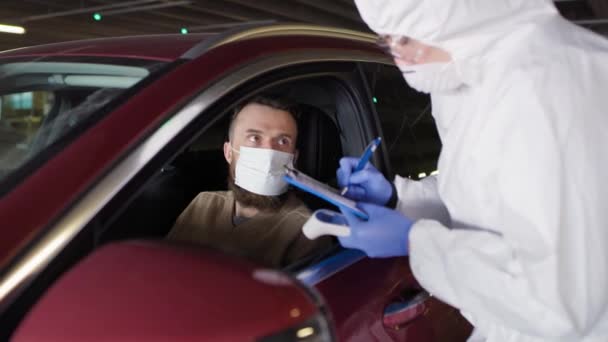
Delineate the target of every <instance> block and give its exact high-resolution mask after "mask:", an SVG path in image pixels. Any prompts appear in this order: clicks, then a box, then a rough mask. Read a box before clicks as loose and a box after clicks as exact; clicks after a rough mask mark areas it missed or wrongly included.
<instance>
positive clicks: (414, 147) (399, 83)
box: [364, 64, 441, 179]
mask: <svg viewBox="0 0 608 342" xmlns="http://www.w3.org/2000/svg"><path fill="white" fill-rule="evenodd" d="M364 73H365V76H366V79H367V81H368V84H369V87H370V91H371V95H372V102H373V106H374V108H375V111H376V113H377V115H378V119H379V121H380V125H381V128H382V133H383V138H384V141H383V144H384V145H385V148H387V150H388V154H389V161H390V164H391V168H392V171H393V173H394V174H396V175H400V176H403V177H410V178H414V179H419V178H423V177H425V176H427V175H429V174H431V173H434V172H436V171H435V170H437V159H438V157H439V151H440V149H441V142H440V140H439V136H438V134H437V130H436V127H435V122H434V120H433V117H432V115H431V101H430V97H429V96H428V95H426V94H423V93H419V92H417V91H415V90H413V89H412V88H410V87H409V86H408V85H407V83H406V82H405V80H404V79H403V76H402V74H401V72H400V71H399V69H397V68H396V67H394V66H389V65H382V64H367V65H365V66H364Z"/></svg>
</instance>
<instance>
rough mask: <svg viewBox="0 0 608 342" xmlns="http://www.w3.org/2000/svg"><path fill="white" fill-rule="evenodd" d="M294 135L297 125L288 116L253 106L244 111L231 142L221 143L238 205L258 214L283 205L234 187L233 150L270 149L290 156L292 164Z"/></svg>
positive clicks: (296, 133)
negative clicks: (240, 204)
mask: <svg viewBox="0 0 608 342" xmlns="http://www.w3.org/2000/svg"><path fill="white" fill-rule="evenodd" d="M297 135H298V129H297V123H296V121H295V120H294V118H293V116H292V115H291V114H290V113H288V112H286V111H283V110H280V109H274V108H272V107H268V106H265V105H261V104H256V103H252V104H248V105H247V106H245V107H243V109H242V110H241V111H240V112H239V114H238V115H237V117H236V119H235V121H234V123H233V127H232V136H231V137H230V140H231V141H230V142H226V143H224V157H225V158H226V161H227V162H228V164H230V167H229V170H230V175H229V177H230V178H229V180H228V182H229V185H230V188H231V190H233V192H234V194H235V198H236V200H237V201H239V202H240V203H242V204H243V205H245V206H251V207H257V208H258V209H260V210H268V209H277V208H278V207H279V206H280V205H281V203H282V200H280V199H279V196H262V195H256V194H254V193H251V192H249V191H247V190H244V189H242V188H240V187H237V186H235V185H234V176H235V170H236V164H237V161H238V158H239V153H236V152H235V150H236V151H239V150H240V148H241V146H247V147H256V148H265V149H273V150H276V151H281V152H287V153H292V154H294V160H295V157H297V151H296V139H297ZM231 145H232V146H231ZM233 149H234V150H233Z"/></svg>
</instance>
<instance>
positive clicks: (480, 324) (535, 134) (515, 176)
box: [400, 82, 608, 341]
mask: <svg viewBox="0 0 608 342" xmlns="http://www.w3.org/2000/svg"><path fill="white" fill-rule="evenodd" d="M512 83H513V84H516V85H517V86H513V87H512V89H509V90H508V91H507V92H506V94H504V96H501V97H500V98H501V101H503V102H501V103H500V104H498V105H497V106H496V108H495V110H496V112H494V113H492V115H495V116H496V117H507V118H508V121H505V122H504V123H505V125H506V126H505V127H501V130H497V131H496V133H497V134H500V135H501V136H500V137H498V138H495V140H493V141H492V142H495V141H500V142H501V144H496V145H493V146H491V147H490V148H492V149H495V154H496V155H499V156H500V157H499V158H494V159H493V160H485V159H484V162H485V163H486V164H485V165H483V168H484V172H486V174H490V175H491V176H488V177H489V179H491V181H492V182H488V181H487V180H488V179H485V182H484V184H492V188H490V189H487V188H486V189H484V190H483V191H485V193H489V195H490V197H489V200H488V202H487V206H486V207H481V208H478V210H479V212H478V215H477V216H478V217H480V218H482V219H480V220H478V221H477V222H475V223H476V224H481V225H480V226H479V227H474V226H472V225H468V224H465V223H461V222H463V221H461V219H462V217H459V216H458V210H455V211H454V212H453V211H452V210H451V209H452V208H451V206H452V205H454V204H455V202H454V201H458V200H460V202H459V203H456V205H455V207H457V206H460V208H462V206H463V203H462V202H466V201H467V200H468V198H467V196H469V194H467V193H461V194H458V196H461V197H460V198H457V197H455V194H450V195H447V197H451V199H452V200H453V201H452V202H451V203H450V202H448V207H449V208H450V213H451V214H452V217H451V220H452V223H451V224H450V225H449V226H448V225H445V224H444V223H442V222H439V221H437V220H431V219H422V220H419V221H417V222H416V223H415V224H414V225H413V227H412V229H411V231H410V235H409V246H410V264H411V267H412V271H413V273H414V275H415V277H416V279H417V280H418V281H419V282H420V284H421V285H422V286H423V287H424V288H425V289H427V290H428V291H429V292H430V293H431V294H433V295H435V296H437V297H438V298H440V299H442V300H443V301H445V302H446V303H449V304H451V305H453V306H455V307H458V308H459V309H461V311H462V312H463V314H464V315H465V316H466V317H467V318H469V319H470V320H471V321H472V322H473V323H474V325H475V327H476V328H477V329H479V330H480V331H481V332H482V333H483V332H485V335H486V336H487V334H488V333H491V334H496V333H497V332H500V331H519V332H520V333H521V334H524V335H527V336H530V337H535V336H536V337H539V336H542V337H543V338H549V339H550V340H551V341H558V340H559V341H574V340H582V338H581V337H582V336H585V334H586V333H587V332H589V331H592V330H593V329H594V326H595V325H596V324H598V322H600V321H601V320H602V319H604V318H605V317H606V307H607V298H606V294H605V291H604V289H605V288H606V286H608V284H607V281H606V278H607V277H606V272H607V269H608V268H607V267H608V265H607V260H608V252H607V251H606V250H607V248H608V246H606V241H607V233H606V228H607V227H602V226H601V224H598V222H600V223H601V222H605V220H606V210H605V208H604V210H602V206H604V205H603V204H602V203H603V202H602V199H601V197H602V195H601V194H602V193H603V194H606V193H608V192H607V191H608V187H607V186H606V185H604V184H606V182H604V183H603V184H597V183H596V182H595V181H594V180H597V179H599V178H597V177H595V175H592V176H590V177H586V174H585V173H586V172H592V173H593V172H598V171H596V169H597V170H603V169H604V168H603V167H604V166H605V165H602V164H601V163H602V161H595V160H594V159H593V158H594V157H593V155H594V154H595V153H601V148H599V147H596V146H590V145H589V141H594V139H595V138H597V139H598V141H601V138H600V136H601V134H602V133H601V129H593V128H590V127H591V126H590V127H587V129H585V130H582V129H579V128H580V127H577V126H578V125H593V122H596V123H597V122H600V121H601V119H599V118H593V117H589V116H587V117H585V116H583V115H581V116H580V117H576V116H574V115H572V116H570V118H564V117H563V116H564V115H566V114H565V113H568V111H571V113H577V112H578V111H577V109H576V108H574V107H576V106H577V103H576V101H570V103H568V101H565V102H563V103H561V105H562V107H560V108H559V109H560V110H557V111H556V107H554V104H555V101H554V100H551V101H543V99H545V97H543V96H537V97H534V96H530V94H533V93H534V91H535V89H536V90H537V89H538V88H537V87H534V86H532V85H530V84H521V82H520V84H517V83H516V82H512ZM504 103H507V104H508V103H514V104H524V103H525V107H519V108H514V107H516V106H505V105H502V104H504ZM569 107H573V108H569ZM556 115H561V116H562V120H561V121H560V120H556V117H555V116H556ZM596 119H597V120H598V121H595V120H596ZM509 122H510V124H509ZM558 122H560V123H559V124H558ZM493 133H494V132H493ZM582 134H586V135H587V136H586V137H584V136H581V135H582ZM604 134H605V133H604ZM492 142H487V141H480V142H479V143H480V144H481V145H482V146H484V148H488V145H489V144H492ZM484 144H485V145H484ZM604 153H605V152H604ZM596 159H604V158H596ZM571 163H574V164H571ZM577 165H585V166H587V167H588V168H589V169H587V170H581V169H580V168H579V167H577ZM478 166H479V165H472V166H471V169H475V167H478ZM480 168H481V167H480ZM440 172H441V170H440ZM439 176H440V177H441V174H440V175H439ZM472 176H479V177H480V178H481V177H484V176H483V175H478V174H473V175H472ZM479 182H481V180H479ZM472 191H475V190H473V189H472ZM405 193H407V190H406V189H405V188H404V189H401V191H400V194H405ZM485 193H484V194H485ZM442 196H443V194H442ZM403 202H404V203H407V200H404V201H403ZM403 208H404V206H403V207H402V206H400V209H403ZM405 213H406V214H407V210H406V211H405ZM603 317H604V318H603ZM599 324H601V323H599ZM572 334H575V335H572ZM604 337H605V336H604ZM500 340H502V339H500ZM600 340H601V339H600Z"/></svg>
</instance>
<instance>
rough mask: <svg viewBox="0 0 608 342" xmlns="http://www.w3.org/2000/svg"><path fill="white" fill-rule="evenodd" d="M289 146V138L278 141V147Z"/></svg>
mask: <svg viewBox="0 0 608 342" xmlns="http://www.w3.org/2000/svg"><path fill="white" fill-rule="evenodd" d="M290 144H291V140H290V139H289V138H281V139H279V145H282V146H286V145H290Z"/></svg>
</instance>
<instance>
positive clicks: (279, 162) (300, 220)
mask: <svg viewBox="0 0 608 342" xmlns="http://www.w3.org/2000/svg"><path fill="white" fill-rule="evenodd" d="M297 138H298V129H297V121H296V117H295V113H294V111H293V106H290V105H289V104H288V103H287V102H285V101H282V100H280V99H277V98H270V97H256V98H254V99H251V100H249V101H246V102H244V103H243V104H241V105H239V106H237V108H236V109H235V111H234V113H233V115H232V118H231V122H230V127H229V130H228V141H226V142H225V143H224V157H225V158H226V161H227V162H228V169H229V172H228V187H229V189H230V190H229V191H217V192H202V193H200V194H199V195H198V196H197V197H196V198H195V199H194V200H193V201H192V202H191V203H190V205H188V207H187V208H186V209H185V210H184V211H183V212H182V214H181V215H180V216H179V218H178V219H177V221H176V223H175V225H174V227H173V228H172V229H171V231H170V232H169V234H168V238H169V239H171V240H179V241H188V242H194V243H199V244H204V245H210V246H213V247H215V248H218V249H220V250H222V251H225V252H228V253H231V254H236V255H239V256H242V257H246V258H248V259H250V260H253V261H255V262H258V263H261V264H263V265H266V266H271V267H281V266H285V265H289V264H291V263H293V262H294V261H296V260H300V259H302V258H304V257H306V256H308V255H311V254H314V253H318V252H320V251H322V250H324V249H327V248H329V247H330V246H331V239H329V238H325V239H317V240H314V241H311V240H309V239H307V238H306V237H305V236H304V235H303V234H302V232H301V228H302V225H303V224H304V223H305V222H306V220H307V219H308V218H309V217H310V214H311V213H310V211H309V210H308V208H307V207H306V206H305V205H304V203H303V202H301V201H300V200H299V199H298V198H296V197H295V196H294V194H293V193H291V192H290V191H288V185H287V183H286V182H285V181H284V180H283V175H284V173H285V172H284V166H285V165H292V164H293V162H294V160H295V159H296V157H297V150H296V140H297Z"/></svg>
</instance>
